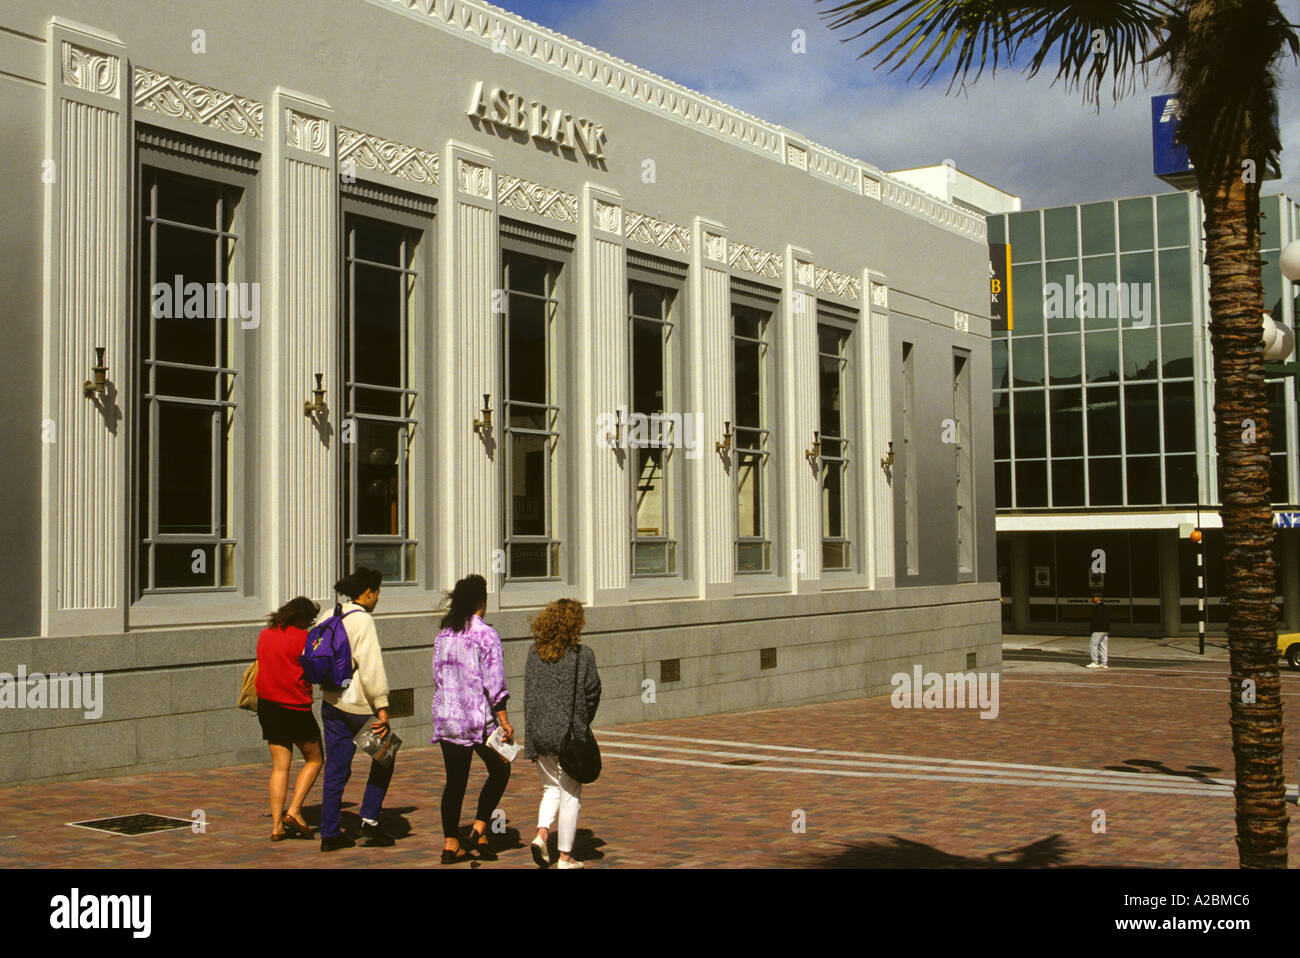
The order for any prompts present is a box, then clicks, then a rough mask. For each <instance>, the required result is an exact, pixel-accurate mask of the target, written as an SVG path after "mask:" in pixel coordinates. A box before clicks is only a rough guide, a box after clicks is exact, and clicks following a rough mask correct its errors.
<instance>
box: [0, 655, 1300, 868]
mask: <svg viewBox="0 0 1300 958" xmlns="http://www.w3.org/2000/svg"><path fill="white" fill-rule="evenodd" d="M1226 674H1227V666H1226V663H1223V662H1206V661H1195V660H1189V661H1171V662H1170V664H1169V666H1168V667H1167V668H1164V667H1162V668H1157V669H1149V668H1148V669H1134V668H1124V667H1118V666H1115V665H1112V667H1111V668H1110V670H1108V671H1105V672H1100V671H1099V672H1093V671H1090V670H1087V669H1084V668H1083V667H1082V666H1081V665H1079V664H1075V663H1066V662H1050V663H1037V662H1035V663H1024V662H1009V663H1008V664H1007V665H1006V671H1005V672H1004V673H1003V677H1002V686H1001V703H1000V714H999V715H998V716H997V718H996V719H994V720H991V721H990V720H982V719H980V717H979V713H978V712H977V711H974V710H970V711H958V710H921V709H907V710H903V709H894V708H893V707H892V706H891V704H890V699H889V697H887V696H884V697H877V698H872V699H865V700H857V701H846V702H835V703H828V704H814V705H806V706H801V707H795V708H785V709H779V710H771V711H760V712H750V713H743V714H729V715H720V716H710V717H704V718H693V719H680V720H670V721H662V722H650V723H644V724H639V725H628V726H621V727H619V728H618V729H607V730H604V731H603V733H602V734H601V742H602V747H603V751H604V755H605V772H604V774H603V775H602V777H601V779H600V780H599V781H598V782H597V783H595V784H594V785H592V786H589V787H588V789H587V792H586V794H585V795H584V796H583V798H584V807H583V812H582V819H581V822H580V831H579V838H578V847H577V848H576V849H575V854H576V855H577V856H578V857H579V858H582V859H585V860H586V862H587V864H588V865H589V866H592V867H616V868H617V867H629V866H630V867H646V868H663V867H687V868H707V867H718V866H724V867H727V866H779V867H795V868H803V867H825V866H851V867H918V866H919V867H989V866H995V867H996V866H1012V867H1016V866H1029V867H1037V866H1067V867H1080V866H1084V867H1087V866H1103V867H1159V868H1170V867H1193V866H1200V867H1222V868H1230V867H1235V866H1236V863H1237V855H1236V849H1235V846H1234V842H1233V818H1232V813H1233V805H1232V796H1231V791H1230V785H1229V784H1225V783H1229V782H1230V780H1231V776H1232V754H1231V747H1230V741H1229V738H1228V722H1227V704H1226V695H1225V680H1224V676H1225V675H1226ZM1283 675H1284V678H1283V689H1284V692H1285V694H1286V701H1287V702H1288V704H1290V703H1293V702H1295V701H1296V700H1297V696H1300V677H1298V676H1297V673H1295V672H1292V671H1284V673H1283ZM1287 718H1288V719H1289V720H1290V721H1292V722H1295V721H1297V719H1298V718H1300V711H1297V710H1294V709H1293V710H1292V711H1290V712H1289V713H1288V715H1287ZM249 721H250V722H251V721H255V719H254V718H253V717H252V716H251V715H250V716H249ZM399 732H400V725H399ZM1291 739H1292V742H1294V741H1295V736H1294V735H1292V736H1291ZM410 744H411V745H412V746H415V745H416V743H414V742H412V743H410ZM1296 758H1297V750H1296V748H1295V746H1294V745H1292V744H1288V746H1287V750H1286V762H1287V769H1288V776H1287V778H1288V781H1292V780H1293V779H1294V772H1295V768H1296ZM297 768H298V765H297V763H296V762H295V766H294V770H295V773H296V769H297ZM354 769H355V771H354V775H353V780H352V782H351V783H350V784H349V787H348V791H347V794H346V796H345V799H346V801H347V803H348V804H347V805H346V806H345V824H346V825H348V826H349V827H355V826H356V825H357V824H358V819H357V818H356V815H355V809H356V805H355V803H356V802H357V801H359V799H360V793H361V784H362V782H363V781H364V777H365V773H364V768H363V765H362V763H361V761H360V760H358V761H357V762H356V764H355V765H354ZM266 775H267V769H266V768H265V767H263V766H260V765H256V766H242V767H233V768H221V769H213V770H207V771H195V772H179V773H171V774H167V775H158V776H132V777H124V778H111V779H99V780H94V781H82V782H65V783H55V784H48V785H37V786H23V787H13V788H7V789H5V790H3V791H2V792H0V822H2V823H3V824H2V825H0V865H2V866H4V867H81V868H85V867H110V866H127V867H165V868H193V867H196V866H198V867H205V868H207V867H214V868H220V867H237V868H244V867H249V866H257V867H341V866H349V867H355V866H358V865H365V866H402V867H423V866H431V867H438V865H437V862H438V851H439V849H440V847H441V841H440V826H439V817H438V799H439V795H440V792H441V789H442V784H443V777H442V766H441V759H440V755H439V753H438V752H437V750H436V749H434V748H428V747H423V748H416V747H411V748H410V749H409V750H406V751H404V752H403V754H402V755H401V757H400V758H399V767H398V772H397V775H396V776H395V778H394V782H393V787H392V789H391V791H390V793H389V798H388V802H387V809H386V816H387V820H386V822H385V825H386V827H387V828H388V829H389V830H390V831H392V832H393V833H394V834H395V835H397V836H398V837H399V841H398V843H397V845H396V846H395V847H393V848H388V849H370V848H361V847H357V848H353V849H344V850H342V851H339V852H335V853H332V854H328V855H325V854H322V853H321V852H320V851H319V845H318V843H317V842H314V841H313V842H307V841H286V842H281V843H277V844H271V843H270V842H269V841H268V840H267V835H268V833H269V816H268V815H267V812H266V807H265V805H266V797H265V795H266ZM481 781H482V773H481V771H480V770H479V768H478V766H476V768H475V772H474V775H473V777H472V778H471V783H470V787H471V791H470V796H471V797H470V798H469V799H467V802H466V806H467V807H466V810H465V812H464V821H465V823H466V824H468V822H469V819H470V817H471V816H472V796H474V795H475V794H476V792H477V788H478V786H479V783H480V782H481ZM1289 790H1290V792H1291V796H1292V800H1293V801H1294V786H1290V788H1289ZM319 795H320V784H319V782H318V784H317V786H316V789H315V791H314V792H313V796H312V798H311V799H309V803H308V807H307V810H306V815H307V819H308V821H309V822H310V823H311V824H313V825H315V824H316V822H317V821H318V817H319ZM538 796H539V788H538V785H537V778H536V772H535V770H534V768H533V766H532V764H531V763H530V762H528V761H526V760H524V759H522V758H521V759H520V760H519V761H518V763H517V764H516V767H515V774H514V777H513V778H512V780H511V782H510V786H509V789H508V790H507V792H506V795H505V798H504V800H503V801H502V803H501V804H502V808H503V809H504V811H505V813H506V816H507V819H508V826H509V827H508V831H507V833H506V835H505V836H504V840H503V842H502V844H503V845H505V846H507V847H506V848H504V850H502V851H501V853H500V859H499V861H497V862H493V863H484V864H482V865H481V866H478V867H485V868H532V867H534V866H533V863H532V861H531V859H530V857H529V854H528V851H527V848H526V846H525V845H523V844H522V843H521V842H520V841H519V838H520V835H521V834H522V836H523V840H524V841H525V842H526V841H528V840H530V839H531V837H532V835H533V824H534V821H535V819H534V815H535V814H536V807H537V799H538ZM200 808H201V809H203V810H204V813H205V815H206V817H207V821H208V829H207V832H206V833H205V834H194V833H193V832H192V831H190V830H177V831H169V832H161V833H156V834H150V835H143V836H139V837H120V836H115V835H110V834H104V833H98V832H92V831H87V830H84V829H80V828H70V827H66V826H65V823H68V822H74V821H84V820H87V819H97V818H105V817H110V816H115V815H126V814H131V813H135V812H152V813H156V814H162V815H172V816H177V817H182V818H188V817H190V815H191V813H192V812H193V810H194V809H200ZM1097 809H1101V810H1102V811H1104V813H1105V817H1106V831H1105V833H1104V834H1096V833H1094V832H1093V829H1092V823H1093V820H1094V811H1095V810H1097ZM800 810H801V811H802V813H803V816H804V817H806V823H807V824H806V831H805V832H804V833H797V832H796V831H794V830H793V829H792V823H794V822H795V820H796V817H797V814H798V811H800ZM1294 832H1295V828H1293V829H1292V833H1293V834H1294ZM508 846H514V847H508ZM1296 857H1297V856H1296V855H1295V853H1294V852H1293V854H1292V860H1293V861H1295V860H1296ZM457 867H464V866H457Z"/></svg>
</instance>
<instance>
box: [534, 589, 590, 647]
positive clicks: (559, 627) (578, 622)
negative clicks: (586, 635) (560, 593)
mask: <svg viewBox="0 0 1300 958" xmlns="http://www.w3.org/2000/svg"><path fill="white" fill-rule="evenodd" d="M586 624H587V617H586V616H585V615H583V612H582V603H581V602H579V601H578V600H577V599H556V600H555V601H554V602H552V603H551V604H550V605H548V606H547V607H546V608H544V609H543V610H542V611H541V612H538V613H537V616H536V617H535V618H534V619H533V620H532V621H531V622H530V623H529V625H530V627H531V628H532V632H533V648H534V649H536V650H537V655H538V656H539V657H540V658H541V660H542V661H543V662H558V661H559V660H560V659H562V658H564V655H565V653H567V652H568V651H569V649H576V648H577V647H578V645H579V643H580V641H581V639H582V627H583V626H584V625H586Z"/></svg>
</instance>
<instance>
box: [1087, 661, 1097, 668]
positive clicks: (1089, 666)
mask: <svg viewBox="0 0 1300 958" xmlns="http://www.w3.org/2000/svg"><path fill="white" fill-rule="evenodd" d="M1086 668H1090V669H1099V668H1101V666H1100V665H1098V664H1097V663H1096V662H1089V663H1088V664H1087V666H1086Z"/></svg>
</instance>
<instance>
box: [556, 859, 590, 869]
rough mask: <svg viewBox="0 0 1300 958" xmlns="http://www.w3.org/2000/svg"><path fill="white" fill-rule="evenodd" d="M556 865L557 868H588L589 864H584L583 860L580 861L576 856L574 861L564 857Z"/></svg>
mask: <svg viewBox="0 0 1300 958" xmlns="http://www.w3.org/2000/svg"><path fill="white" fill-rule="evenodd" d="M556 867H557V868H586V867H587V866H586V865H584V864H583V863H582V862H580V861H578V860H577V859H576V858H575V859H573V861H567V862H566V861H565V860H564V859H563V858H561V859H560V864H559V865H557V866H556Z"/></svg>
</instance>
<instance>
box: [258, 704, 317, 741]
mask: <svg viewBox="0 0 1300 958" xmlns="http://www.w3.org/2000/svg"><path fill="white" fill-rule="evenodd" d="M257 720H258V721H259V722H260V723H262V738H263V739H264V740H265V741H267V742H270V743H271V744H272V745H283V746H284V747H285V748H290V747H292V746H294V745H296V744H298V743H300V742H318V741H320V726H319V725H317V724H316V716H315V715H313V714H312V710H311V709H309V708H306V709H291V708H289V707H287V706H284V705H281V704H279V703H278V702H268V701H266V699H258V701H257Z"/></svg>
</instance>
